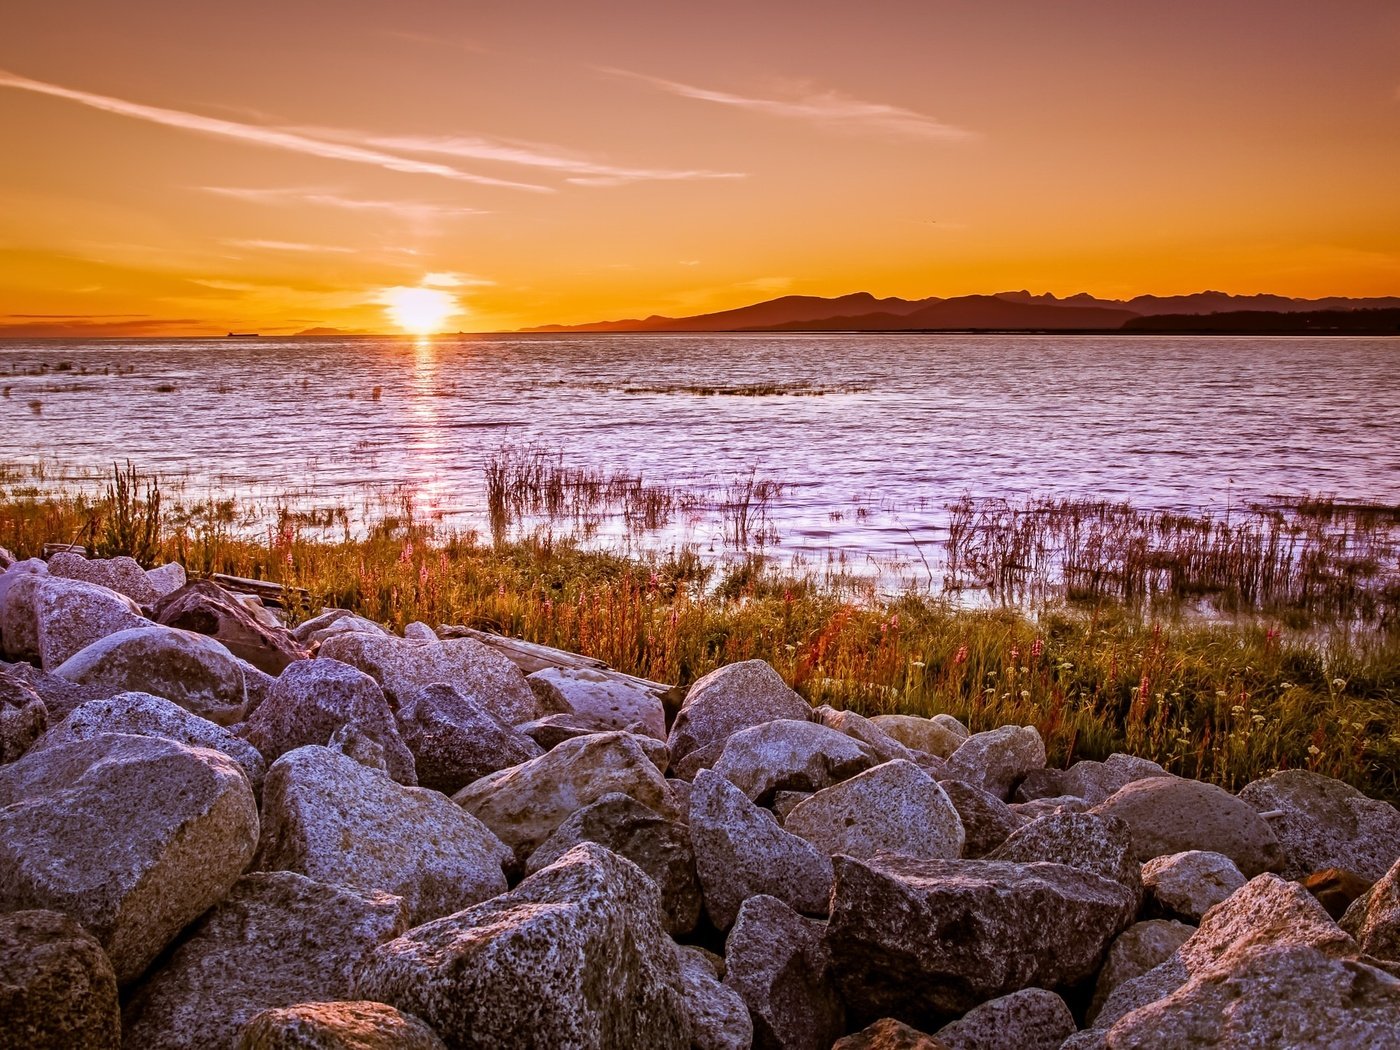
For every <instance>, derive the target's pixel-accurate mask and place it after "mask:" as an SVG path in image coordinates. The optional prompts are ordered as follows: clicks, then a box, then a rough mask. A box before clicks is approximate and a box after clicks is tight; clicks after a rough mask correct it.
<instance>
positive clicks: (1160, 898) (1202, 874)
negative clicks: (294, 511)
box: [1142, 850, 1249, 924]
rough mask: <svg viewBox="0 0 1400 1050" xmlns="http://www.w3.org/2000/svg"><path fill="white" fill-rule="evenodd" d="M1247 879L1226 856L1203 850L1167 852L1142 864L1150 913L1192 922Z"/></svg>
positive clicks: (1196, 920)
mask: <svg viewBox="0 0 1400 1050" xmlns="http://www.w3.org/2000/svg"><path fill="white" fill-rule="evenodd" d="M1248 881H1249V880H1248V879H1246V878H1245V877H1244V875H1243V874H1242V873H1241V872H1240V869H1239V868H1237V867H1236V866H1235V862H1234V861H1232V860H1231V859H1230V858H1229V857H1226V856H1223V855H1221V854H1219V853H1211V852H1209V851H1206V850H1188V851H1186V852H1185V853H1169V854H1167V855H1166V856H1163V857H1153V858H1152V859H1151V860H1149V861H1148V862H1147V863H1146V864H1144V865H1143V866H1142V884H1143V887H1144V889H1146V890H1147V894H1148V899H1149V904H1150V907H1151V910H1152V912H1153V914H1160V915H1164V916H1166V917H1167V918H1169V919H1180V920H1182V921H1183V922H1189V923H1192V924H1196V923H1199V922H1200V921H1201V916H1203V915H1205V913H1206V912H1208V911H1210V909H1211V908H1213V907H1215V906H1216V905H1217V904H1219V903H1220V902H1221V901H1223V900H1224V899H1225V898H1226V897H1228V896H1230V894H1232V893H1234V892H1235V891H1236V890H1237V889H1239V888H1240V887H1241V886H1243V885H1244V884H1245V883H1246V882H1248Z"/></svg>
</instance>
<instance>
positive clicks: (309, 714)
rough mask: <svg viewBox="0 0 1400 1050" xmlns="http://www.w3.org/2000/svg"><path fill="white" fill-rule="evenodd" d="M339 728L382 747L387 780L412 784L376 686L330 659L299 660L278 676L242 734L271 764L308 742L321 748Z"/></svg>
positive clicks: (409, 763)
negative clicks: (355, 731)
mask: <svg viewBox="0 0 1400 1050" xmlns="http://www.w3.org/2000/svg"><path fill="white" fill-rule="evenodd" d="M344 725H353V726H355V728H356V729H358V730H360V731H361V732H362V733H364V734H365V735H366V736H368V737H370V738H371V739H373V740H375V741H377V742H378V743H379V745H380V746H381V747H383V748H384V760H385V765H386V768H387V769H388V771H389V775H390V776H391V777H393V778H394V779H395V780H397V781H398V782H399V783H400V784H416V783H417V774H416V773H415V772H414V763H413V754H412V753H411V752H410V751H409V750H408V748H407V746H405V744H404V742H403V738H402V737H400V736H399V729H398V726H397V724H396V723H395V721H394V713H393V711H391V710H390V708H389V703H388V701H387V700H385V698H384V692H383V690H382V689H380V688H379V683H377V682H376V681H375V680H374V679H373V678H371V677H370V676H369V675H367V674H365V673H364V672H363V671H360V670H357V669H356V668H354V667H350V666H347V665H346V664H342V663H339V662H337V661H335V660H328V659H324V658H322V659H316V660H303V661H300V662H298V663H295V664H292V665H291V666H290V667H288V668H287V669H286V670H285V671H284V672H282V675H281V676H280V677H279V678H278V679H277V680H276V681H275V682H274V683H273V685H272V688H271V689H270V690H269V691H268V694H267V699H266V700H264V701H263V702H262V703H261V704H260V705H258V708H257V710H256V711H254V712H253V714H252V716H251V717H250V718H249V719H248V727H247V730H246V732H245V736H247V738H248V741H249V743H251V744H252V745H253V746H254V747H256V748H257V749H258V750H259V751H261V752H262V753H263V756H264V757H265V758H266V759H267V760H268V761H269V762H271V761H274V760H276V759H277V758H279V757H280V756H282V755H285V754H286V753H287V752H288V751H293V750H295V749H296V748H299V747H305V746H306V745H308V744H322V745H324V744H325V743H326V742H327V741H328V740H330V738H331V734H333V733H334V732H335V731H336V730H337V729H339V728H340V727H341V726H344Z"/></svg>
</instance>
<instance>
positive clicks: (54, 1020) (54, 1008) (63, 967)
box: [0, 911, 122, 1050]
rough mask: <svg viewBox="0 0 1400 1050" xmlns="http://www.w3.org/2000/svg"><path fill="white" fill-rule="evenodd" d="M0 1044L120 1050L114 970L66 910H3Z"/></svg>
mask: <svg viewBox="0 0 1400 1050" xmlns="http://www.w3.org/2000/svg"><path fill="white" fill-rule="evenodd" d="M0 1022H2V1023H0V1046H3V1047H5V1048H6V1050H11V1048H13V1050H21V1048H24V1050H118V1048H119V1047H120V1046H121V1043H122V1023H121V1010H120V1008H119V1007H118V1005H117V977H116V974H114V973H113V972H112V964H111V963H110V962H108V961H107V956H106V955H105V954H104V953H103V951H102V946H101V945H100V944H98V943H97V941H96V940H94V939H93V937H92V936H91V935H90V934H89V933H87V932H86V931H85V930H84V929H83V928H82V927H81V926H79V925H78V924H77V923H76V922H74V921H73V920H72V919H70V918H69V917H68V916H67V915H61V914H59V913H58V912H53V911H14V912H10V913H8V914H3V915H0Z"/></svg>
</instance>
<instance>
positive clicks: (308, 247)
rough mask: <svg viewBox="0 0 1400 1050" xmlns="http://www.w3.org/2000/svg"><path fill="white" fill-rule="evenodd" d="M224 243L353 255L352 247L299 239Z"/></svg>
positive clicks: (249, 246) (236, 245) (285, 250)
mask: <svg viewBox="0 0 1400 1050" xmlns="http://www.w3.org/2000/svg"><path fill="white" fill-rule="evenodd" d="M224 243H225V244H227V245H230V246H231V247H234V248H252V249H254V250H259V251H270V252H307V253H314V254H318V255H319V254H321V253H323V252H331V253H333V254H336V255H353V254H354V252H355V249H354V248H344V247H338V246H334V245H326V244H303V243H301V242H300V241H245V240H236V241H224Z"/></svg>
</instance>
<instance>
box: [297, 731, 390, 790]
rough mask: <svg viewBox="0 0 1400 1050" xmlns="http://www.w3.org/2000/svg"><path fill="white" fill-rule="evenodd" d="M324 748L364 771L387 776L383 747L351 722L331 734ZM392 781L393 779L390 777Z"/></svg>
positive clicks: (308, 745)
mask: <svg viewBox="0 0 1400 1050" xmlns="http://www.w3.org/2000/svg"><path fill="white" fill-rule="evenodd" d="M306 746H307V747H315V746H316V745H314V744H307V745H306ZM326 747H328V748H330V749H331V750H332V751H334V752H335V753H336V754H338V755H344V756H345V757H346V758H348V759H350V760H352V761H354V762H358V763H359V764H360V765H362V766H364V767H365V768H366V769H373V770H374V771H375V772H378V773H383V774H384V775H385V776H386V777H387V776H389V759H388V757H387V756H386V755H385V753H384V745H383V744H381V743H380V742H379V741H378V740H376V739H374V737H372V736H370V735H369V734H368V733H366V732H365V731H364V730H363V729H361V728H360V727H359V726H357V725H355V724H354V723H353V722H346V723H345V724H344V725H343V726H341V727H340V728H339V729H337V730H336V731H335V732H334V733H332V734H331V738H330V740H329V741H328V742H327V744H326ZM390 779H391V780H392V779H393V778H392V777H390Z"/></svg>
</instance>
